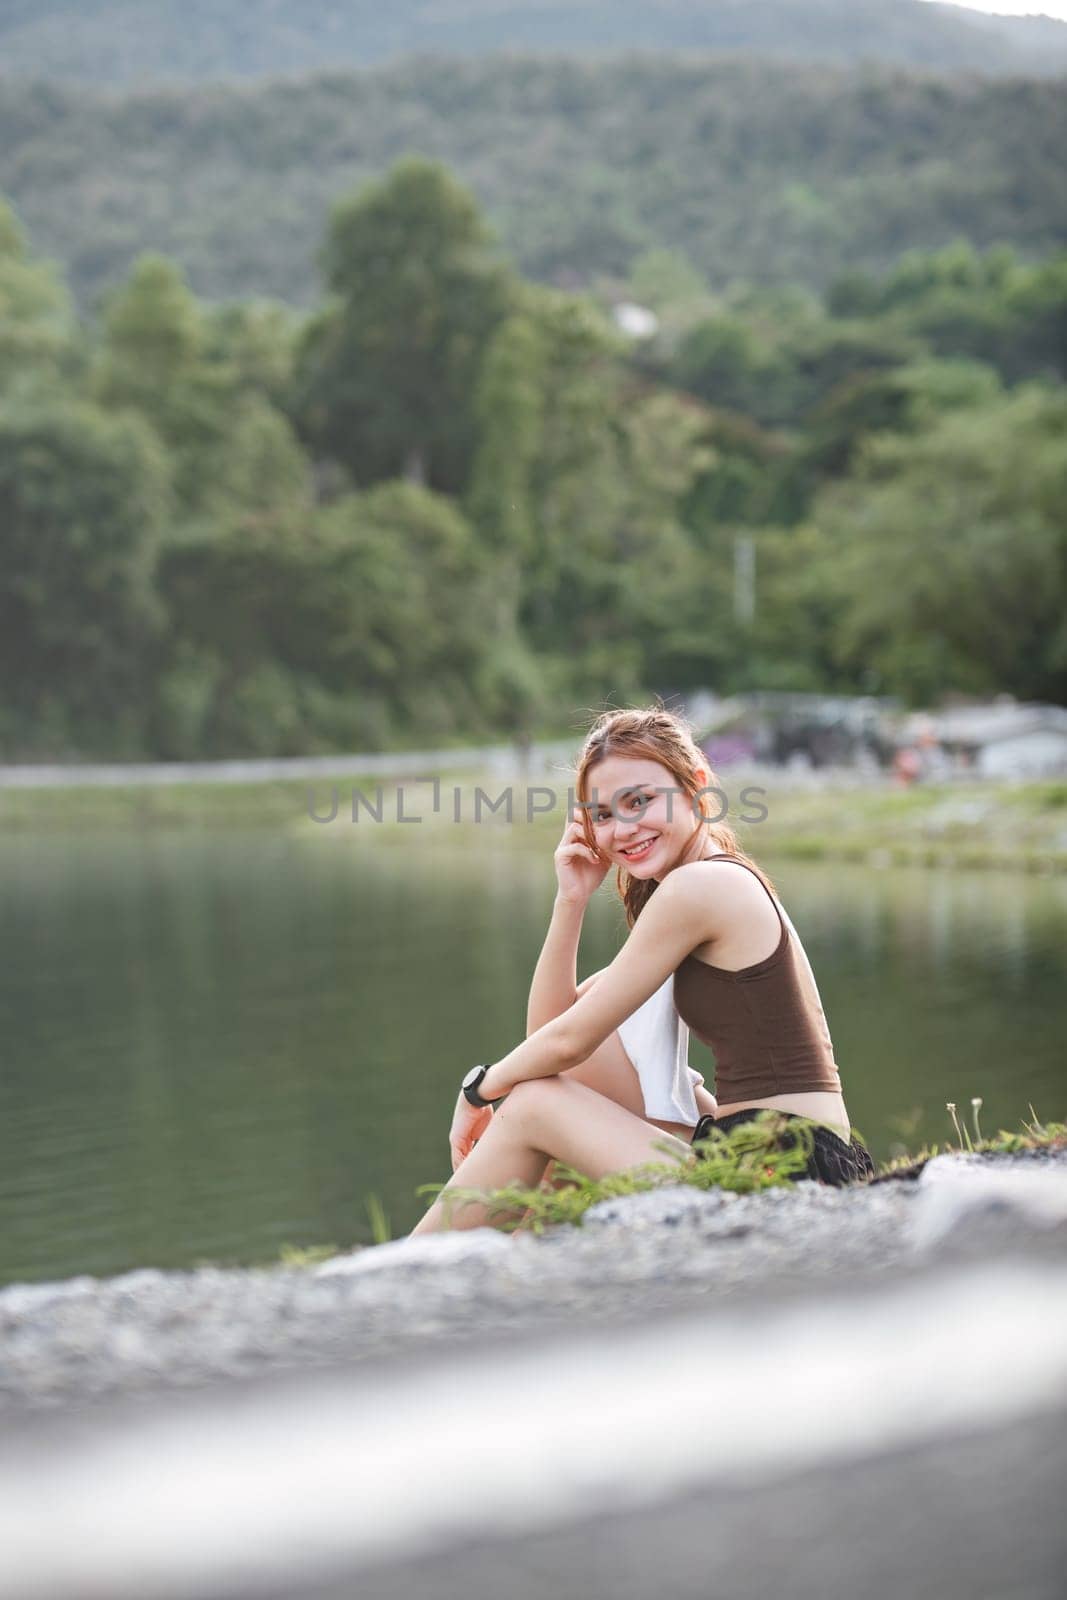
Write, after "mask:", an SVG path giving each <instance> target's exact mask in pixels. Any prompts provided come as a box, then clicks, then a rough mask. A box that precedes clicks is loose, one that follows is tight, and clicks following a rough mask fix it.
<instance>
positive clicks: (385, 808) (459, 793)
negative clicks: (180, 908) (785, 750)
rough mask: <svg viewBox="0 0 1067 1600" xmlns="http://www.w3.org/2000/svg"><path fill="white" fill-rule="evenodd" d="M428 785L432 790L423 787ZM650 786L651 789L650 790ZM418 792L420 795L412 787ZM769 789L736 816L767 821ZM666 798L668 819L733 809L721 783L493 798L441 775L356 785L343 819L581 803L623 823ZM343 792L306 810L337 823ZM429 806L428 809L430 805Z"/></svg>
mask: <svg viewBox="0 0 1067 1600" xmlns="http://www.w3.org/2000/svg"><path fill="white" fill-rule="evenodd" d="M427 788H428V789H429V791H430V792H429V794H427V793H426V792H425V791H426V789H427ZM650 789H652V790H653V793H651V794H650V793H649V790H650ZM415 790H417V791H418V792H417V793H413V792H412V791H415ZM766 793H767V791H766V789H761V788H758V787H754V786H748V787H746V788H744V789H742V790H741V791H740V794H739V795H738V803H739V805H740V806H742V807H753V808H754V811H753V813H752V814H751V815H746V814H745V813H744V811H742V812H741V813H740V814H739V815H738V818H737V820H738V821H739V822H745V823H755V822H765V821H766V820H767V816H768V811H767V807H766V806H765V805H764V804H763V803H762V798H756V797H762V796H764V795H765V794H766ZM659 795H664V796H665V797H666V802H667V803H666V807H665V814H666V820H667V821H668V822H673V820H674V816H675V806H676V802H678V803H681V804H682V805H683V806H684V807H686V808H688V810H689V812H690V813H691V815H692V817H693V820H694V821H697V822H699V821H701V820H703V821H705V822H724V821H725V820H726V818H727V816H728V815H729V812H730V798H729V795H728V794H727V792H726V790H725V789H722V788H720V787H719V785H718V784H709V785H707V786H706V787H705V788H703V789H699V790H698V791H697V792H696V794H689V793H688V792H687V791H686V790H685V789H680V788H673V787H670V786H661V785H655V786H652V785H648V784H645V785H643V786H641V788H639V789H637V790H634V789H616V790H614V791H613V793H612V794H611V795H610V796H608V797H607V798H606V799H605V798H603V797H602V796H601V795H600V794H599V792H598V791H597V790H596V789H593V790H592V792H591V794H590V797H589V799H588V800H579V798H578V796H577V794H576V792H575V790H574V789H573V788H568V789H567V790H566V792H565V793H563V792H562V791H561V790H559V789H554V788H550V787H549V786H548V785H545V784H531V785H527V786H523V787H520V788H516V787H515V786H514V785H512V784H507V785H506V786H505V787H504V788H503V789H501V790H500V792H499V793H498V794H497V795H496V797H495V798H494V797H493V796H492V795H490V794H489V793H488V792H487V791H486V790H485V789H483V788H481V787H480V785H477V784H475V785H474V788H473V791H472V790H469V789H464V788H463V787H461V786H460V785H459V784H453V785H451V787H450V789H449V791H448V796H447V798H446V794H445V791H444V790H443V788H442V784H441V780H440V778H409V779H408V780H407V782H406V783H401V784H397V786H396V788H395V789H390V790H389V796H390V798H389V800H387V790H386V787H385V786H384V785H383V784H378V785H377V786H376V787H375V790H374V793H373V796H371V795H369V794H368V793H367V792H366V791H365V790H363V789H360V788H355V787H353V788H352V789H351V790H350V791H349V794H348V797H347V804H346V806H345V818H344V820H346V821H348V820H351V821H352V822H361V821H362V822H363V823H364V824H365V825H366V824H370V825H373V824H374V823H385V822H390V823H396V822H400V823H420V822H423V821H425V820H426V817H427V816H428V815H429V816H432V817H442V818H443V820H446V821H449V822H452V823H472V822H473V823H482V822H487V821H491V822H500V821H504V822H508V823H515V822H526V823H532V822H533V821H534V819H535V817H542V816H548V815H550V814H551V813H552V812H553V811H558V810H559V809H560V807H561V805H562V806H563V807H564V809H565V813H566V815H567V816H572V815H573V814H574V811H575V810H576V809H578V808H579V807H580V808H581V809H583V810H585V811H588V812H589V814H590V817H591V819H592V821H593V822H594V824H596V823H601V822H605V821H606V820H607V818H608V816H612V817H614V818H615V819H616V820H617V821H620V822H630V821H634V820H638V819H640V818H641V817H643V816H644V815H645V813H646V812H647V811H648V809H649V807H650V806H651V805H653V804H654V801H655V797H656V796H659ZM710 796H713V797H714V799H715V801H716V802H717V804H718V811H717V813H715V814H712V809H711V808H710V807H709V808H708V809H707V810H706V809H705V801H706V800H707V799H708V797H710ZM341 799H342V797H341V790H340V788H339V786H338V785H337V784H333V785H331V788H330V792H329V804H328V806H327V807H325V808H324V807H323V806H322V804H321V796H320V795H319V793H318V792H317V791H316V790H315V789H309V790H308V793H307V814H308V817H309V818H310V819H311V821H312V822H318V823H322V824H327V823H332V822H337V821H338V820H339V819H340V818H341ZM427 808H428V809H427Z"/></svg>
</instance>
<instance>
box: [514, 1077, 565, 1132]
mask: <svg viewBox="0 0 1067 1600" xmlns="http://www.w3.org/2000/svg"><path fill="white" fill-rule="evenodd" d="M566 1087H567V1086H566V1084H565V1083H563V1082H562V1080H561V1079H560V1078H555V1077H553V1078H527V1079H526V1080H525V1081H524V1082H523V1083H517V1084H516V1085H515V1087H514V1089H512V1091H511V1093H510V1094H509V1095H508V1097H507V1099H506V1100H505V1101H504V1104H503V1105H502V1106H501V1108H500V1111H501V1113H505V1114H506V1115H507V1117H508V1118H509V1119H513V1120H514V1121H515V1122H516V1123H521V1124H522V1125H523V1127H524V1128H526V1129H531V1130H532V1129H534V1128H537V1127H541V1126H543V1125H544V1123H545V1122H546V1120H551V1119H552V1118H553V1117H555V1116H556V1115H558V1112H559V1109H560V1108H561V1106H562V1103H563V1101H564V1099H565V1098H566Z"/></svg>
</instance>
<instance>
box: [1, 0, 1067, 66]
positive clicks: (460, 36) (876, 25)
mask: <svg viewBox="0 0 1067 1600" xmlns="http://www.w3.org/2000/svg"><path fill="white" fill-rule="evenodd" d="M497 50H547V51H553V52H568V53H574V52H583V53H584V52H600V53H603V52H605V51H619V50H657V51H687V52H693V51H723V50H725V51H737V52H741V53H745V54H753V53H757V54H768V53H770V54H773V55H776V56H783V57H787V58H790V59H794V60H805V61H829V62H856V61H880V62H886V63H894V64H899V65H908V66H923V67H932V68H937V69H940V70H946V71H979V72H985V73H993V74H1004V73H1015V72H1021V73H1038V74H1042V75H1043V74H1047V73H1055V72H1064V71H1067V24H1064V23H1049V22H1048V21H1047V20H1046V21H1044V22H1042V21H1036V23H1035V22H1034V21H1028V20H1027V19H1024V18H1018V19H1015V18H997V19H992V18H988V17H980V16H976V15H975V14H974V13H969V12H966V11H962V10H960V9H959V8H957V7H953V6H941V5H931V4H927V3H924V0H389V3H388V4H383V3H382V0H348V3H347V4H341V3H339V0H300V3H299V4H293V3H292V0H3V3H2V4H0V73H2V74H4V75H7V76H17V77H23V78H25V77H56V78H63V79H68V80H78V81H83V82H90V83H95V84H99V85H132V84H142V85H143V84H147V83H150V82H179V81H181V82H200V81H204V80H206V79H218V78H256V77H263V76H271V75H275V74H290V73H294V72H303V71H309V70H313V69H324V68H329V69H335V68H343V67H348V66H369V65H374V64H377V63H381V62H384V61H387V60H391V59H394V58H396V57H397V56H400V55H404V54H410V53H412V52H416V53H420V54H423V53H443V54H455V55H464V56H469V55H481V54H484V53H485V52H487V51H497Z"/></svg>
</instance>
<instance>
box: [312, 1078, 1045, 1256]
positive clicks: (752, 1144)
mask: <svg viewBox="0 0 1067 1600" xmlns="http://www.w3.org/2000/svg"><path fill="white" fill-rule="evenodd" d="M946 1109H949V1114H950V1116H951V1118H952V1122H951V1126H952V1129H953V1132H954V1133H955V1135H956V1142H955V1143H953V1142H952V1141H951V1140H946V1141H945V1143H943V1144H929V1145H924V1146H923V1147H922V1148H921V1149H920V1150H918V1151H917V1152H915V1153H914V1154H901V1155H898V1156H895V1157H894V1158H893V1159H892V1160H891V1161H886V1162H883V1163H882V1164H881V1166H880V1167H879V1168H878V1170H877V1172H876V1173H875V1175H874V1177H873V1178H871V1179H869V1180H868V1183H887V1182H890V1181H893V1180H903V1179H909V1178H914V1177H917V1176H918V1174H919V1173H920V1172H921V1171H922V1168H923V1167H924V1166H925V1165H926V1163H927V1161H931V1160H932V1159H933V1158H934V1156H939V1155H942V1156H943V1155H957V1156H958V1155H961V1154H967V1153H974V1154H986V1153H990V1154H995V1155H1014V1154H1017V1153H1018V1152H1020V1151H1026V1150H1055V1149H1059V1150H1062V1149H1067V1123H1064V1122H1048V1123H1042V1122H1041V1121H1040V1120H1039V1119H1038V1117H1037V1115H1036V1113H1035V1112H1034V1109H1033V1107H1032V1106H1031V1107H1030V1121H1029V1122H1026V1121H1024V1122H1023V1123H1022V1124H1021V1126H1020V1129H1019V1131H1018V1132H1014V1133H1013V1132H1010V1131H1009V1130H1007V1129H1004V1128H1002V1129H1000V1130H999V1131H998V1132H997V1133H995V1134H993V1135H992V1136H991V1137H989V1138H984V1137H983V1136H982V1133H981V1127H980V1122H979V1116H980V1111H981V1101H980V1100H978V1099H977V1097H976V1099H974V1100H972V1101H971V1121H972V1125H973V1128H974V1132H973V1134H972V1132H971V1131H970V1129H968V1128H967V1126H966V1124H965V1123H964V1121H963V1120H962V1119H960V1118H959V1117H958V1116H957V1115H955V1114H954V1111H955V1108H946ZM815 1127H816V1124H815V1123H811V1122H797V1121H790V1122H789V1123H788V1124H787V1123H786V1122H785V1121H784V1120H783V1119H782V1118H781V1117H780V1116H778V1115H777V1114H776V1113H775V1112H773V1111H766V1112H764V1113H763V1114H762V1115H761V1116H760V1117H758V1118H757V1119H755V1120H754V1121H752V1122H745V1123H739V1124H738V1125H737V1126H736V1127H734V1128H732V1129H730V1130H729V1132H720V1131H718V1130H714V1129H713V1130H712V1132H711V1135H710V1137H709V1138H707V1139H703V1140H701V1141H700V1143H699V1144H698V1145H695V1146H694V1147H693V1150H694V1154H693V1155H692V1156H690V1157H689V1158H687V1159H682V1160H679V1159H677V1158H676V1157H674V1156H673V1155H672V1156H671V1157H670V1159H667V1160H664V1161H662V1162H650V1163H648V1164H646V1165H645V1166H642V1167H636V1168H633V1169H631V1170H630V1171H629V1172H617V1173H612V1174H610V1175H609V1176H608V1177H605V1178H587V1177H585V1176H584V1175H583V1174H582V1173H580V1172H575V1171H574V1170H573V1168H569V1167H564V1166H560V1165H557V1166H556V1167H555V1169H554V1174H553V1178H552V1181H551V1182H550V1183H547V1182H546V1183H545V1184H542V1185H541V1186H539V1187H538V1188H527V1187H525V1186H523V1185H521V1184H509V1185H508V1186H507V1187H505V1188H502V1189H494V1190H492V1191H489V1192H486V1191H483V1190H480V1189H465V1188H452V1189H448V1186H447V1185H446V1184H440V1183H431V1184H423V1185H422V1186H421V1187H420V1188H419V1189H418V1190H417V1191H416V1192H417V1193H418V1194H421V1195H425V1196H427V1197H428V1198H429V1199H435V1198H436V1197H437V1196H438V1195H439V1194H441V1193H442V1192H444V1191H445V1190H446V1189H447V1193H448V1199H447V1202H446V1203H447V1204H448V1205H449V1206H450V1207H451V1208H454V1211H456V1212H458V1211H459V1210H460V1209H462V1207H463V1206H464V1205H467V1204H477V1205H481V1206H485V1207H486V1209H487V1211H488V1212H489V1217H490V1221H491V1223H492V1224H493V1225H494V1226H495V1227H498V1228H501V1229H502V1230H503V1231H505V1232H512V1233H513V1232H518V1231H520V1230H521V1231H523V1232H530V1233H537V1234H540V1233H544V1231H545V1229H546V1228H556V1227H564V1226H572V1227H573V1226H574V1225H576V1224H578V1223H580V1222H581V1220H582V1218H583V1217H584V1216H585V1214H586V1212H587V1211H588V1210H589V1209H590V1207H592V1206H595V1205H598V1204H599V1203H600V1202H601V1201H602V1200H615V1199H618V1198H620V1197H621V1196H624V1195H630V1194H643V1193H646V1192H647V1191H649V1190H652V1189H661V1188H667V1187H671V1186H672V1185H677V1184H685V1185H687V1186H688V1187H689V1188H693V1189H704V1190H708V1189H723V1190H726V1191H727V1192H728V1193H731V1194H756V1193H759V1192H761V1191H762V1190H765V1189H777V1188H782V1187H784V1186H785V1185H787V1184H789V1183H791V1182H792V1181H793V1179H794V1177H795V1176H796V1174H797V1173H800V1172H803V1170H804V1168H805V1167H806V1165H807V1161H808V1157H809V1155H810V1153H811V1149H812V1142H813V1138H814V1131H815ZM783 1133H784V1134H785V1135H786V1137H785V1138H783V1137H782V1135H783ZM663 1148H664V1151H665V1152H666V1151H667V1148H668V1147H667V1146H666V1145H664V1147H663ZM866 1186H867V1184H865V1183H862V1182H861V1183H859V1184H857V1185H856V1187H859V1188H863V1187H866ZM367 1215H368V1218H369V1220H370V1224H371V1235H372V1238H373V1240H374V1243H375V1244H387V1243H388V1242H389V1241H390V1239H391V1237H392V1234H391V1231H390V1227H389V1223H388V1219H387V1217H386V1215H385V1212H384V1210H383V1208H382V1205H381V1202H380V1201H379V1199H378V1197H377V1196H376V1195H368V1197H367ZM336 1253H337V1252H336V1249H335V1248H334V1247H333V1246H332V1245H321V1246H320V1245H315V1246H312V1247H310V1248H309V1249H306V1250H302V1249H300V1248H298V1247H295V1246H292V1245H285V1246H283V1248H282V1252H281V1263H282V1265H283V1266H286V1267H312V1266H316V1265H317V1264H318V1263H319V1262H320V1261H324V1260H326V1259H328V1257H330V1256H331V1255H334V1254H336Z"/></svg>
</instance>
